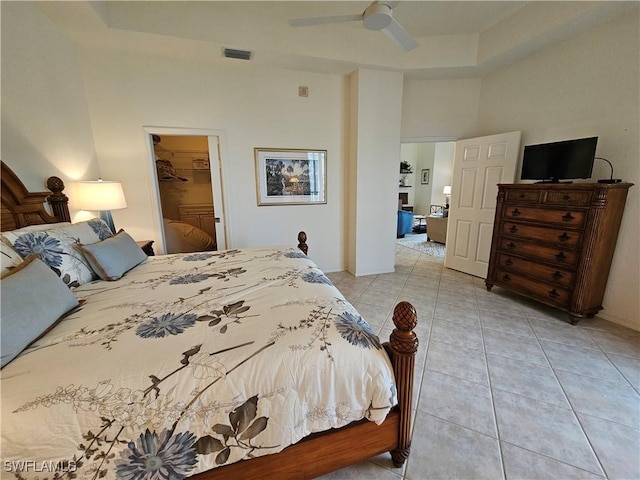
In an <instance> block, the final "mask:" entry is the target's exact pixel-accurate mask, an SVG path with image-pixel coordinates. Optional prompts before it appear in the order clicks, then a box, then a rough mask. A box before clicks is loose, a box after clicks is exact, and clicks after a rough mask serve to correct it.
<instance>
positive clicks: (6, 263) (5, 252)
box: [0, 241, 22, 275]
mask: <svg viewBox="0 0 640 480" xmlns="http://www.w3.org/2000/svg"><path fill="white" fill-rule="evenodd" d="M21 263H22V257H21V256H20V255H18V252H16V251H15V250H14V249H13V248H11V247H10V246H9V245H7V244H6V243H4V242H1V241H0V264H1V267H2V269H1V270H0V275H4V274H5V273H6V272H7V271H9V270H10V269H11V268H14V267H17V266H18V265H20V264H21Z"/></svg>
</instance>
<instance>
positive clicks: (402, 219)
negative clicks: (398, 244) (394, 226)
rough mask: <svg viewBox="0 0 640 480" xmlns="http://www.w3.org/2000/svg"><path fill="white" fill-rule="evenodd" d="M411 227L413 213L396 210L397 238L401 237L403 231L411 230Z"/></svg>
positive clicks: (403, 233)
mask: <svg viewBox="0 0 640 480" xmlns="http://www.w3.org/2000/svg"><path fill="white" fill-rule="evenodd" d="M412 229H413V213H411V212H407V211H404V210H398V231H397V235H396V237H397V238H403V237H404V235H405V233H409V232H411V230H412Z"/></svg>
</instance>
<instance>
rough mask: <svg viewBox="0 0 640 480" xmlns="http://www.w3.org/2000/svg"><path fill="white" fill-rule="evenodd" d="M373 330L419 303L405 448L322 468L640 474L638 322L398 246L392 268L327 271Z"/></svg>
mask: <svg viewBox="0 0 640 480" xmlns="http://www.w3.org/2000/svg"><path fill="white" fill-rule="evenodd" d="M328 276H329V278H330V279H331V280H332V282H333V283H334V284H335V285H336V286H337V287H338V289H339V290H340V291H341V292H342V293H343V294H344V295H345V296H346V297H347V298H348V299H349V300H350V301H351V303H353V304H354V305H355V307H356V308H357V309H358V310H359V311H360V313H361V314H362V315H363V317H364V318H365V319H366V320H367V321H368V322H369V323H370V325H371V326H372V327H373V329H374V330H376V331H377V332H378V333H379V335H380V337H381V338H383V339H385V340H386V339H387V338H388V336H389V334H390V332H391V330H392V329H393V326H392V321H391V311H392V308H393V306H394V305H395V304H396V303H397V302H399V301H401V300H407V301H410V302H412V303H413V305H414V306H415V307H416V309H417V311H418V316H419V325H418V327H417V329H416V331H417V333H418V337H419V339H420V348H419V350H418V356H417V361H416V377H415V395H414V406H415V407H416V409H417V410H416V412H415V419H414V429H413V443H412V448H411V455H410V457H409V460H408V462H407V463H406V465H405V466H404V467H403V468H402V469H394V468H393V466H392V464H391V460H390V456H389V455H388V454H385V455H380V456H378V457H376V458H374V459H371V460H369V461H366V462H363V463H361V464H359V465H354V466H352V467H349V468H346V469H343V470H339V471H337V472H335V473H333V474H330V475H326V476H325V477H322V478H324V479H342V478H345V479H347V478H349V479H351V478H353V479H367V478H372V479H374V478H375V479H390V480H398V479H400V478H404V479H410V480H422V479H440V478H453V479H474V480H475V479H484V478H486V479H500V478H507V479H573V478H576V479H577V478H580V479H592V478H610V479H639V478H640V394H639V392H640V332H637V331H634V330H630V329H627V328H624V327H621V326H619V325H616V324H613V323H611V322H607V321H605V320H602V319H599V318H598V317H596V318H594V319H585V320H583V321H581V322H580V323H579V324H578V325H575V326H572V325H570V324H569V323H568V322H567V320H566V315H565V314H564V313H562V312H559V311H557V310H554V309H549V308H546V307H544V306H541V305H539V304H537V303H534V302H531V301H528V300H526V299H523V298H521V297H519V296H517V295H514V294H511V293H509V292H507V291H505V290H502V289H500V288H498V287H494V288H493V290H492V291H491V292H487V291H486V289H485V286H484V281H483V280H481V279H479V278H476V277H472V276H469V275H466V274H462V273H460V272H456V271H453V270H449V269H446V268H444V266H443V259H442V258H440V257H432V256H429V255H426V254H422V253H420V252H418V251H415V250H412V249H409V248H407V247H403V246H400V245H398V247H397V265H396V271H395V273H392V274H384V275H371V276H366V277H353V276H352V275H350V274H348V273H346V272H340V273H333V274H329V275H328Z"/></svg>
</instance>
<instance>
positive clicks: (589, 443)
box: [524, 314, 626, 478]
mask: <svg viewBox="0 0 640 480" xmlns="http://www.w3.org/2000/svg"><path fill="white" fill-rule="evenodd" d="M524 318H525V320H526V321H527V323H528V324H529V327H530V328H531V330H532V331H533V335H534V337H535V339H536V341H537V342H538V345H539V346H540V350H541V351H542V354H543V355H544V358H545V359H546V360H547V362H548V363H549V367H550V368H551V372H553V376H554V377H555V379H556V382H558V385H559V386H560V390H562V394H563V395H564V396H565V399H566V400H567V403H568V404H569V406H570V407H571V413H572V414H573V417H574V418H575V420H576V422H577V424H578V426H579V427H580V430H581V431H582V435H583V436H584V439H585V440H586V441H587V444H588V445H589V448H590V449H591V453H593V456H594V458H595V459H596V462H598V466H599V467H600V471H601V472H602V473H603V474H604V477H605V478H609V475H608V474H607V471H606V470H605V468H604V465H603V464H602V462H601V461H600V457H599V456H598V454H597V452H596V449H595V448H594V446H593V444H592V443H591V439H589V436H588V435H587V432H586V431H585V429H584V426H583V425H582V422H581V421H580V418H579V417H578V415H577V414H576V411H575V407H574V406H573V403H571V399H570V398H569V395H567V392H566V390H565V388H564V385H562V382H561V381H560V378H559V377H558V374H557V373H556V369H555V368H554V367H553V364H552V363H551V360H549V356H548V354H547V352H546V351H545V349H544V347H543V346H542V342H541V341H540V338H539V337H538V333H537V332H536V330H535V329H534V328H533V325H532V324H531V321H530V320H529V317H528V316H527V315H526V314H525V315H524ZM625 380H626V379H625ZM544 403H546V402H544ZM563 463H565V462H563ZM570 465H571V466H572V467H576V468H580V467H577V465H572V464H570ZM581 470H584V469H583V468H581ZM592 473H593V472H592Z"/></svg>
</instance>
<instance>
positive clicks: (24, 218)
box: [0, 162, 71, 232]
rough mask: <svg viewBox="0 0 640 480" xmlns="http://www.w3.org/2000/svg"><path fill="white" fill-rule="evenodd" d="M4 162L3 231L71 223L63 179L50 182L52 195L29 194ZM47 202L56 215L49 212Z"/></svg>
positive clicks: (50, 193)
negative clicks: (47, 224)
mask: <svg viewBox="0 0 640 480" xmlns="http://www.w3.org/2000/svg"><path fill="white" fill-rule="evenodd" d="M1 163H2V171H1V175H0V181H1V183H2V190H1V196H2V210H0V220H1V223H2V231H3V232H4V231H7V230H15V229H16V228H21V227H26V226H28V225H41V224H44V223H56V222H70V221H71V216H70V215H69V204H68V203H69V199H68V198H67V196H66V195H65V194H64V193H62V191H63V190H64V182H63V181H62V180H61V179H60V178H58V177H49V178H48V179H47V188H48V189H49V191H48V192H29V190H27V187H25V186H24V184H23V183H22V181H20V179H19V178H18V176H17V175H16V174H15V173H14V172H13V170H11V169H10V168H9V167H8V166H7V165H6V164H5V163H4V162H1ZM45 202H48V203H49V205H50V206H51V211H52V212H53V215H51V214H49V213H48V212H47V210H46V209H45V205H44V204H45Z"/></svg>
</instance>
